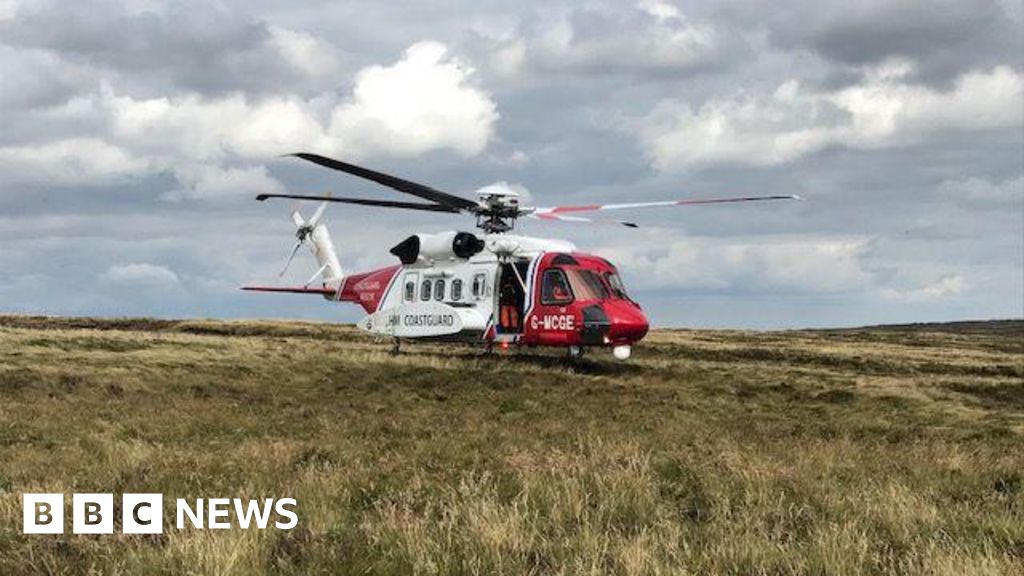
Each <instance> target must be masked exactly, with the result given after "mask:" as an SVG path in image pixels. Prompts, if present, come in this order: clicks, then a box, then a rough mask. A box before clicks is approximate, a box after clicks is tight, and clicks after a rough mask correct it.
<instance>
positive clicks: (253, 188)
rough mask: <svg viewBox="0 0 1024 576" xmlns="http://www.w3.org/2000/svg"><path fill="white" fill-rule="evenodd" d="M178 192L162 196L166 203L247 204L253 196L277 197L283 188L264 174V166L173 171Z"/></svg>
mask: <svg viewBox="0 0 1024 576" xmlns="http://www.w3.org/2000/svg"><path fill="white" fill-rule="evenodd" d="M174 173H175V177H176V178H177V180H178V182H179V183H181V184H182V186H183V187H182V188H180V189H176V190H172V191H170V192H167V193H165V194H164V198H165V199H167V200H170V201H175V202H176V201H180V200H183V199H203V200H241V199H243V198H244V199H246V200H250V199H251V198H252V197H253V196H255V195H256V194H280V193H282V192H284V186H283V185H282V184H281V183H280V182H278V181H277V180H275V179H274V178H272V177H271V176H270V175H269V174H267V168H266V167H265V166H251V167H247V168H221V167H219V166H211V165H190V166H182V167H179V168H176V169H175V171H174Z"/></svg>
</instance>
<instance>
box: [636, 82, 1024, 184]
mask: <svg viewBox="0 0 1024 576" xmlns="http://www.w3.org/2000/svg"><path fill="white" fill-rule="evenodd" d="M910 71H911V68H909V65H908V64H907V63H905V62H888V63H885V64H883V65H881V66H879V67H877V68H876V69H874V70H872V71H871V73H870V74H868V76H867V79H866V80H865V81H864V82H863V83H862V84H859V85H856V86H853V87H850V88H845V89H842V90H838V91H833V92H827V91H823V92H815V91H806V90H804V89H803V88H802V87H801V86H800V84H799V83H798V82H797V81H795V80H790V81H787V82H785V83H783V84H781V85H780V86H779V87H778V89H777V90H775V92H774V93H773V94H771V95H749V94H741V95H738V96H734V97H727V98H716V99H712V100H709V101H708V102H706V103H705V104H704V105H703V106H701V107H700V108H698V109H696V110H694V109H693V108H691V107H690V106H689V105H687V104H686V103H683V102H680V101H676V100H666V101H663V102H661V103H660V104H659V105H658V106H657V107H656V108H655V110H654V111H653V112H652V113H651V114H650V115H648V116H647V117H645V118H644V119H643V121H642V122H640V123H639V125H637V126H635V127H634V130H635V132H636V133H637V135H638V136H639V138H640V141H641V143H642V144H643V146H644V147H645V148H646V150H647V153H648V155H649V157H650V159H651V162H652V164H653V165H654V166H655V167H656V168H657V169H659V170H662V171H673V170H678V169H685V168H688V167H691V166H699V165H705V164H715V163H741V164H755V165H771V164H780V163H784V162H789V161H791V160H794V159H796V158H799V157H801V156H803V155H806V154H809V153H812V152H815V151H818V150H821V149H823V148H825V147H828V146H834V145H841V146H850V147H855V148H878V147H887V146H896V145H904V144H908V143H914V142H917V141H920V140H921V139H923V138H924V137H926V136H927V135H929V134H931V133H934V132H937V131H941V130H977V129H986V128H1000V127H1013V126H1015V125H1020V124H1021V122H1022V116H1024V112H1022V107H1024V106H1022V103H1024V78H1022V76H1021V75H1020V74H1018V73H1017V72H1015V71H1014V70H1012V69H1010V68H1008V67H1005V66H1002V67H997V68H994V69H992V70H991V71H988V72H972V73H969V74H966V75H964V76H962V77H961V78H960V79H959V80H958V81H957V83H956V85H955V87H954V88H953V89H952V90H950V91H947V92H940V91H936V90H933V89H931V88H928V87H924V86H918V85H912V84H908V83H905V82H904V78H905V77H906V76H907V75H908V74H909V72H910Z"/></svg>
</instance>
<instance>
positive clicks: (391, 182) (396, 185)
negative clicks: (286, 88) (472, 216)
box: [289, 152, 478, 211]
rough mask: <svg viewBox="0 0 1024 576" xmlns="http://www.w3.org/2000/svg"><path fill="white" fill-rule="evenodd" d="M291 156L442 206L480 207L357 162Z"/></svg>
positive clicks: (470, 201)
mask: <svg viewBox="0 0 1024 576" xmlns="http://www.w3.org/2000/svg"><path fill="white" fill-rule="evenodd" d="M289 156H295V157H296V158H301V159H303V160H306V161H307V162H312V163H314V164H319V165H320V166H323V167H325V168H330V169H332V170H338V171H340V172H345V173H347V174H351V175H353V176H358V177H360V178H365V179H366V180H370V181H372V182H376V183H378V184H381V185H384V186H387V187H388V188H393V189H395V190H398V191H399V192H405V193H406V194H412V195H413V196H418V197H420V198H423V199H424V200H430V201H431V202H436V203H438V204H441V205H442V206H447V207H450V208H455V209H457V210H470V211H472V210H475V209H476V208H478V205H477V203H476V202H474V201H472V200H467V199H465V198H461V197H459V196H455V195H454V194H449V193H447V192H441V191H440V190H435V189H434V188H431V187H430V186H425V185H423V184H418V183H416V182H411V181H409V180H403V179H402V178H398V177H397V176H391V175H390V174H384V173H383V172H376V171H374V170H370V169H369V168H363V167H362V166H356V165H355V164H349V163H347V162H342V161H341V160H335V159H333V158H328V157H326V156H320V155H319V154H310V153H308V152H299V153H297V154H289ZM453 211H454V210H453Z"/></svg>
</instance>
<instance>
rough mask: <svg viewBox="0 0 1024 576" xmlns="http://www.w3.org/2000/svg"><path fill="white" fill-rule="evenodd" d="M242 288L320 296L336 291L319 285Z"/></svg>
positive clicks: (336, 290)
mask: <svg viewBox="0 0 1024 576" xmlns="http://www.w3.org/2000/svg"><path fill="white" fill-rule="evenodd" d="M242 290H248V291H250V292H285V293H288V294H317V295H320V296H334V295H335V294H337V293H338V289H337V288H326V287H321V286H242Z"/></svg>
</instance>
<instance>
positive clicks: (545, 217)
mask: <svg viewBox="0 0 1024 576" xmlns="http://www.w3.org/2000/svg"><path fill="white" fill-rule="evenodd" d="M527 217H528V218H533V219H535V220H542V221H544V222H577V223H581V224H614V225H618V226H625V227H626V228H639V227H640V226H638V225H637V224H636V223H635V222H626V221H625V220H596V219H594V218H583V217H582V216H563V215H562V214H551V213H542V214H527Z"/></svg>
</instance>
